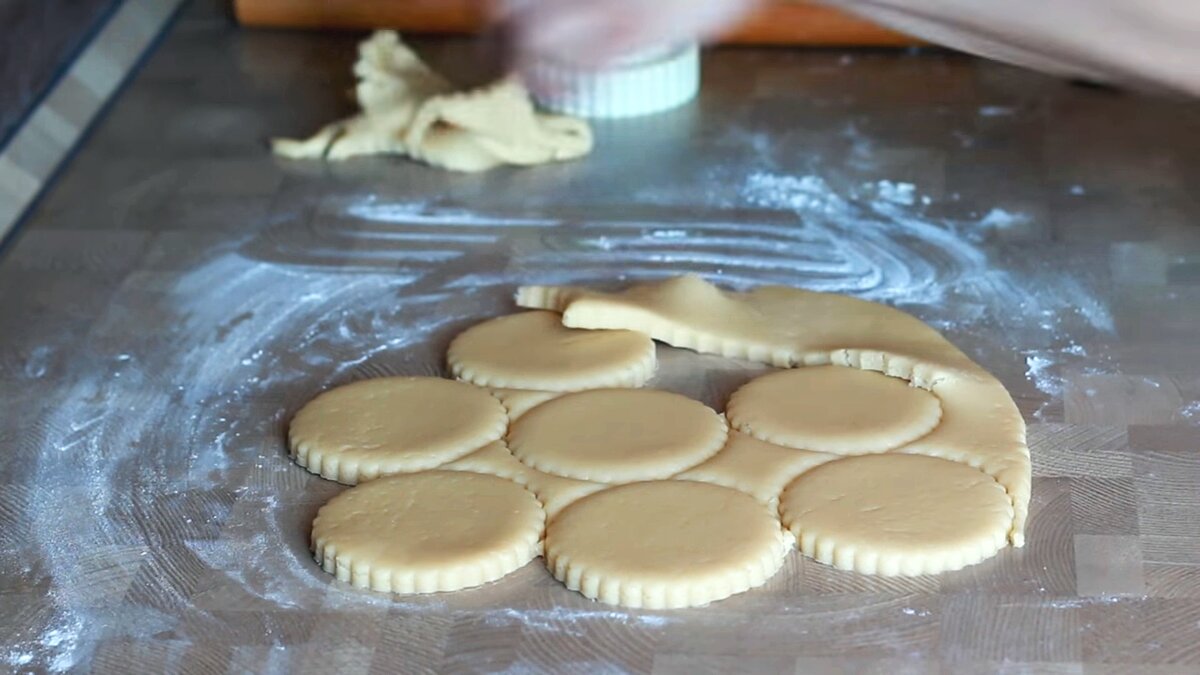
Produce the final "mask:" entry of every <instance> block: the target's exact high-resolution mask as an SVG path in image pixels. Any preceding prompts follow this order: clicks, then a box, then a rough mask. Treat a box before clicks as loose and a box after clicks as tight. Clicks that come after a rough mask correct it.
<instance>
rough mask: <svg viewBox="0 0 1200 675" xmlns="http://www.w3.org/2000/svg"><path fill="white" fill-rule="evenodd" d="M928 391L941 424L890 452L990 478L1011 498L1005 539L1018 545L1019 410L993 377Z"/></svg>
mask: <svg viewBox="0 0 1200 675" xmlns="http://www.w3.org/2000/svg"><path fill="white" fill-rule="evenodd" d="M932 391H933V393H934V394H935V395H936V396H937V397H938V399H939V400H940V401H941V402H942V419H941V422H940V423H939V424H938V426H937V427H936V428H935V429H934V430H933V431H932V432H930V433H929V434H928V435H927V436H924V437H922V438H919V439H917V440H915V441H913V442H912V443H910V444H908V445H906V446H904V447H902V448H897V449H895V450H893V451H892V452H895V453H902V454H914V455H930V456H933V457H941V458H943V459H949V460H953V461H956V462H962V463H964V464H968V465H970V466H973V467H975V468H977V469H979V470H981V471H983V472H985V473H987V474H988V475H990V476H992V477H993V478H995V479H996V480H997V481H998V482H999V483H1000V484H1001V485H1003V486H1004V487H1005V489H1006V490H1008V492H1009V494H1010V495H1012V497H1013V531H1012V534H1011V538H1012V541H1013V545H1014V546H1023V545H1024V544H1025V521H1026V520H1027V519H1028V517H1029V495H1030V493H1031V491H1032V473H1031V471H1030V458H1029V446H1028V445H1026V441H1025V420H1024V418H1022V417H1021V411H1020V410H1019V409H1017V405H1016V403H1014V402H1013V400H1012V396H1010V395H1009V393H1008V390H1007V389H1005V388H1004V385H1003V384H1001V383H1000V382H998V381H997V380H996V379H995V378H987V379H967V378H947V379H945V380H942V381H940V382H937V383H935V384H934V385H933V387H932Z"/></svg>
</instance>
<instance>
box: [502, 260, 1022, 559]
mask: <svg viewBox="0 0 1200 675" xmlns="http://www.w3.org/2000/svg"><path fill="white" fill-rule="evenodd" d="M517 304H518V305H520V306H522V307H529V308H536V309H549V310H554V311H559V312H562V313H563V324H564V325H566V326H569V327H572V328H589V329H608V330H614V329H626V330H640V331H642V332H645V333H646V334H648V335H650V336H651V337H653V338H655V339H657V340H660V341H662V342H666V343H667V344H670V345H674V346H676V347H683V348H686V349H692V350H695V351H699V352H702V353H708V354H720V355H725V356H729V357H737V358H747V359H751V360H754V361H760V362H763V363H769V364H772V365H776V366H784V367H790V366H798V365H806V366H814V365H829V364H832V365H839V366H851V367H854V368H860V369H862V370H874V371H879V372H882V373H885V374H887V375H890V376H892V377H899V378H902V379H905V380H908V381H909V382H910V383H911V384H912V385H913V386H916V387H919V388H921V389H925V390H929V391H932V392H933V394H934V395H935V396H937V397H938V398H939V399H940V401H941V404H942V424H941V425H940V426H939V427H938V428H935V429H934V430H933V431H932V432H931V433H930V434H929V435H927V436H926V437H924V438H921V439H918V440H916V441H914V442H912V443H911V444H909V445H907V446H904V447H902V448H898V449H896V450H895V452H903V453H914V454H929V455H934V456H939V457H948V458H952V459H954V460H956V461H961V462H965V463H968V464H970V465H971V466H975V467H979V468H980V469H982V470H984V471H986V472H987V473H989V474H990V475H992V476H993V477H994V478H996V479H997V480H998V481H999V482H1000V484H1001V485H1003V486H1004V488H1005V489H1006V490H1007V491H1008V495H1009V497H1010V498H1011V500H1012V507H1013V521H1012V527H1011V529H1010V532H1009V540H1010V541H1011V542H1012V544H1013V545H1014V546H1022V545H1024V542H1025V521H1026V518H1027V516H1028V510H1029V496H1030V483H1031V481H1030V475H1031V467H1030V461H1029V450H1028V447H1027V446H1026V440H1025V423H1024V421H1023V420H1022V418H1021V414H1020V411H1019V410H1017V407H1016V405H1014V404H1013V401H1012V398H1011V397H1010V396H1009V395H1008V393H1007V392H1006V391H1005V390H1004V387H1003V385H1001V384H1000V383H999V382H998V381H996V379H995V378H994V377H993V376H992V375H990V374H989V373H988V372H987V371H985V370H983V369H982V368H980V367H979V366H978V365H976V364H975V363H973V362H972V361H971V360H970V359H969V358H967V356H966V355H964V354H963V353H962V352H961V351H959V350H958V349H957V348H955V347H954V346H953V345H952V344H950V342H949V341H947V340H946V339H945V338H944V337H942V336H941V335H940V334H939V333H938V332H937V331H935V330H934V329H932V328H930V327H929V326H927V325H925V324H924V323H922V322H921V321H919V320H917V319H916V318H914V317H912V316H909V315H907V314H905V313H903V312H901V311H899V310H896V309H893V308H890V307H886V306H884V305H879V304H876V303H872V302H866V301H863V300H857V299H855V298H850V297H846V296H842V295H832V294H826V293H814V292H810V291H804V290H800V289H796V288H789V287H784V286H762V287H759V288H755V289H753V290H751V291H749V292H746V293H735V292H731V291H723V290H721V289H719V288H717V287H715V286H713V285H712V284H709V283H707V282H706V281H704V280H703V279H701V278H699V277H696V276H682V277H676V278H673V279H668V280H665V281H662V282H657V283H649V284H643V285H639V286H633V287H631V288H629V289H627V290H625V291H622V292H620V293H601V292H596V291H590V290H587V289H582V288H576V287H569V286H526V287H522V288H521V289H519V290H518V292H517Z"/></svg>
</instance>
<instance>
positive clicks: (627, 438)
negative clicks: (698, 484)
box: [508, 389, 729, 483]
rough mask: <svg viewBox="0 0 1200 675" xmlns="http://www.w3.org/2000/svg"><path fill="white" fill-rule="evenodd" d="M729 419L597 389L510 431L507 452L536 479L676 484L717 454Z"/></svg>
mask: <svg viewBox="0 0 1200 675" xmlns="http://www.w3.org/2000/svg"><path fill="white" fill-rule="evenodd" d="M728 431H729V429H728V427H727V426H726V424H725V420H724V418H722V417H721V416H720V415H718V414H717V413H716V412H715V411H713V410H712V409H711V408H709V407H708V406H706V405H704V404H703V403H700V402H699V401H695V400H692V399H690V398H688V397H686V396H682V395H680V394H675V393H671V392H668V391H661V390H657V389H595V390H591V391H583V392H577V393H573V394H567V395H565V396H562V397H560V398H556V399H554V400H552V401H549V402H546V403H543V404H541V405H539V406H538V407H536V408H534V409H533V410H530V411H529V412H527V413H525V414H524V415H522V416H521V417H520V418H519V419H517V420H516V421H515V422H513V423H512V426H511V427H510V428H509V432H508V447H509V449H511V450H512V453H513V455H515V456H516V457H517V459H519V460H521V462H522V463H524V464H526V465H527V466H530V467H533V468H534V469H537V470H538V471H544V472H546V473H550V474H554V475H556V476H562V477H564V478H575V479H578V480H589V481H598V482H601V483H628V482H632V481H639V480H654V479H659V478H667V477H669V476H673V475H675V474H677V473H679V472H680V471H683V470H685V469H688V468H691V467H693V466H695V465H697V464H699V463H701V462H703V461H704V460H706V459H708V458H710V457H712V456H713V455H715V454H717V451H718V450H720V449H721V447H722V446H724V444H725V438H726V436H727V435H728Z"/></svg>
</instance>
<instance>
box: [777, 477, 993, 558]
mask: <svg viewBox="0 0 1200 675" xmlns="http://www.w3.org/2000/svg"><path fill="white" fill-rule="evenodd" d="M779 513H780V516H781V517H782V519H783V524H784V526H785V527H787V528H788V529H789V530H791V532H792V534H794V535H795V536H796V540H797V542H798V543H799V545H800V551H801V552H802V553H804V554H805V555H807V556H809V557H812V558H815V559H816V560H818V561H820V562H823V563H827V564H830V565H833V566H834V567H837V568H839V569H844V570H853V571H856V572H861V573H863V574H878V575H881V576H897V575H902V576H916V575H920V574H936V573H938V572H946V571H950V570H956V569H961V568H963V567H966V566H967V565H973V564H975V563H977V562H980V561H981V560H985V559H987V558H990V557H991V556H993V555H995V554H996V552H997V551H999V550H1000V549H1001V548H1003V547H1004V545H1005V540H1006V538H1007V535H1008V531H1009V528H1010V527H1011V526H1012V522H1013V508H1012V502H1011V500H1010V499H1009V497H1008V494H1007V493H1006V492H1005V491H1004V488H1003V487H1001V486H1000V484H999V483H997V482H996V481H995V479H993V478H992V477H991V476H988V475H987V474H985V473H983V472H982V471H979V470H977V469H972V468H971V467H969V466H966V465H964V464H959V463H957V462H952V461H949V460H945V459H937V458H935V457H924V456H919V455H900V454H883V455H863V456H860V457H847V458H844V459H839V460H836V461H833V462H829V463H827V464H823V465H821V466H819V467H817V468H815V469H812V470H811V471H807V472H805V473H802V474H800V476H799V477H798V478H796V480H795V481H793V482H792V483H791V484H790V485H788V487H787V488H786V489H785V490H784V493H783V496H782V497H780V500H779Z"/></svg>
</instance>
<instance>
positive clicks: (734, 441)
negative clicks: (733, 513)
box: [675, 430, 839, 512]
mask: <svg viewBox="0 0 1200 675" xmlns="http://www.w3.org/2000/svg"><path fill="white" fill-rule="evenodd" d="M838 457H839V456H838V455H831V454H827V453H823V452H810V451H808V450H796V449H793V448H785V447H782V446H779V445H774V444H772V443H767V442H766V441H760V440H758V439H757V438H754V437H753V436H749V435H747V434H743V433H741V432H739V431H733V430H731V431H730V432H729V440H728V441H726V442H725V447H724V448H721V451H720V452H718V453H717V454H716V455H714V456H713V458H712V459H710V460H708V461H707V462H705V463H703V464H700V465H699V466H695V467H692V468H691V469H688V470H687V471H684V472H683V473H681V474H678V475H677V476H675V478H676V479H679V480H693V481H699V482H701V483H713V484H715V485H723V486H725V487H730V488H733V489H735V490H741V491H742V492H745V493H746V494H748V495H750V496H751V497H754V498H755V499H757V500H758V501H760V502H763V503H764V504H767V505H769V506H770V507H771V511H772V512H774V511H775V506H776V505H777V504H778V503H779V494H780V493H781V492H783V488H785V487H787V484H788V483H791V482H792V480H793V479H795V478H796V476H799V475H800V474H802V473H804V472H805V471H808V470H809V469H812V468H815V467H818V466H820V465H822V464H824V463H825V462H829V461H833V460H835V459H838Z"/></svg>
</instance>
